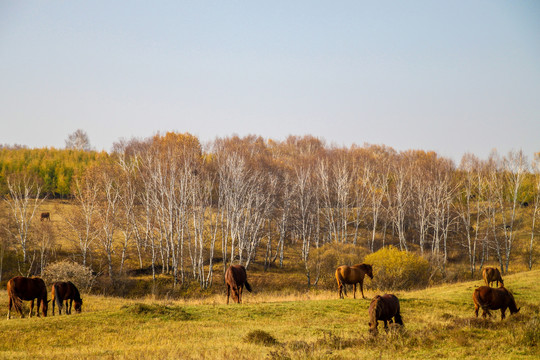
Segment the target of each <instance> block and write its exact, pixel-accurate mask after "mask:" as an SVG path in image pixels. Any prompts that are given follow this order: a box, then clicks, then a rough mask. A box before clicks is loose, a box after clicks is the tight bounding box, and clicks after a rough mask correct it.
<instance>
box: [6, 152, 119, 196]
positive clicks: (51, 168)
mask: <svg viewBox="0 0 540 360" xmlns="http://www.w3.org/2000/svg"><path fill="white" fill-rule="evenodd" d="M108 156H109V155H108V154H107V153H105V152H95V151H79V150H64V149H55V148H43V149H28V148H24V147H21V146H12V147H9V146H2V147H0V195H1V196H3V195H6V194H7V193H8V188H7V178H8V177H9V176H11V175H14V174H17V175H26V176H28V177H30V178H33V179H35V180H36V181H37V183H38V184H39V185H40V186H41V187H42V189H41V194H42V195H47V196H48V197H49V198H66V197H70V196H71V195H72V182H73V178H74V176H76V175H82V174H83V173H84V171H85V169H86V168H87V167H88V166H90V165H92V164H95V163H97V162H98V161H100V159H105V158H107V157H108Z"/></svg>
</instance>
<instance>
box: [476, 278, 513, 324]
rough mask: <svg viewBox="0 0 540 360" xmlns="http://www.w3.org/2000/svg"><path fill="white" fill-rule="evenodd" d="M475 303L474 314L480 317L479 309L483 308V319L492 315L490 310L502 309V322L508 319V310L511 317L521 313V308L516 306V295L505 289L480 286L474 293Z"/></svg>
mask: <svg viewBox="0 0 540 360" xmlns="http://www.w3.org/2000/svg"><path fill="white" fill-rule="evenodd" d="M472 298H473V302H474V314H475V315H476V317H478V309H479V308H482V317H484V318H485V317H486V315H490V316H491V313H490V311H489V310H499V309H501V320H504V318H505V317H506V309H507V308H509V309H510V315H513V314H516V313H517V312H519V309H521V308H519V309H518V307H517V306H516V301H515V300H514V295H512V294H511V293H510V291H508V289H506V288H505V287H503V286H501V287H500V288H492V287H489V286H480V287H479V288H478V289H476V290H474V292H473V296H472Z"/></svg>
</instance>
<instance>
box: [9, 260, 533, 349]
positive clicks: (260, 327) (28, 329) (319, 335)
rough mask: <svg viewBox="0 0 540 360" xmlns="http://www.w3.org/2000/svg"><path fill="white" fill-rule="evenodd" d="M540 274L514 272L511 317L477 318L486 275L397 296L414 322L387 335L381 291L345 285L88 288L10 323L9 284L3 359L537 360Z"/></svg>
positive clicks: (408, 321)
mask: <svg viewBox="0 0 540 360" xmlns="http://www.w3.org/2000/svg"><path fill="white" fill-rule="evenodd" d="M539 278H540V270H537V271H530V272H522V273H516V274H512V275H508V276H506V277H505V284H506V285H507V287H508V288H509V289H510V290H511V291H512V292H513V294H514V296H515V299H516V303H517V305H518V307H521V310H520V312H519V313H518V314H516V315H513V316H509V312H507V318H506V319H505V320H504V321H501V320H500V311H493V316H492V317H491V318H488V319H487V320H484V319H482V318H478V319H476V318H475V317H474V306H473V303H472V299H471V295H472V292H473V290H474V289H475V288H476V287H477V286H480V285H482V283H481V281H480V280H476V281H469V282H460V283H454V284H447V285H443V286H436V287H430V288H427V289H423V290H416V291H407V292H406V291H402V292H396V293H395V294H396V295H397V296H398V297H399V299H400V302H401V308H402V315H403V320H404V323H405V327H404V328H400V327H397V326H396V327H393V326H391V327H390V331H389V332H388V333H385V332H384V331H380V332H379V335H377V336H372V335H370V334H369V333H368V310H367V309H368V306H369V302H370V300H369V299H370V298H372V297H373V296H374V295H375V294H377V293H379V292H377V291H374V290H368V291H367V293H366V296H367V298H366V299H352V296H351V294H349V297H348V298H346V299H344V300H340V299H338V298H337V292H336V291H327V290H325V291H309V292H298V293H295V292H288V293H282V292H271V291H269V290H268V289H267V288H264V287H257V286H256V285H257V283H256V282H255V283H253V284H252V285H254V292H253V293H247V292H245V293H244V298H243V299H244V303H243V304H231V305H226V304H225V301H226V299H225V296H224V295H223V294H213V295H210V296H208V297H205V298H201V299H187V300H153V299H150V298H141V299H131V300H128V299H123V298H117V297H105V296H98V295H84V294H83V300H84V305H83V312H82V313H81V314H74V315H70V316H65V315H62V316H58V315H56V316H54V317H52V316H50V314H49V316H48V317H46V318H36V317H33V318H31V319H28V318H24V319H21V318H19V317H18V315H16V316H15V318H12V319H11V320H6V315H7V294H6V291H5V290H4V289H3V290H2V291H0V304H1V306H0V317H1V318H0V358H5V359H59V358H63V359H65V358H69V359H95V358H96V359H150V358H151V359H390V358H391V359H440V358H453V359H457V358H460V359H464V358H467V359H485V358H487V359H537V358H538V357H539V356H540V351H539V349H538V346H539V345H540V284H539V282H538V279H539ZM216 286H217V285H216ZM25 304H26V305H27V304H28V303H26V302H25ZM26 311H27V312H28V309H27V310H26ZM379 328H380V329H381V330H382V323H380V325H379Z"/></svg>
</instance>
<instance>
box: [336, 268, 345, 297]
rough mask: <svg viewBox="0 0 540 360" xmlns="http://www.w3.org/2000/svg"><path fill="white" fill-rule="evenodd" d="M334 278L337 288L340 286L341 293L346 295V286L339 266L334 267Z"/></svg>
mask: <svg viewBox="0 0 540 360" xmlns="http://www.w3.org/2000/svg"><path fill="white" fill-rule="evenodd" d="M336 280H337V286H338V290H339V288H342V289H343V293H344V294H345V296H347V287H346V286H345V282H344V281H343V276H341V271H339V268H337V269H336Z"/></svg>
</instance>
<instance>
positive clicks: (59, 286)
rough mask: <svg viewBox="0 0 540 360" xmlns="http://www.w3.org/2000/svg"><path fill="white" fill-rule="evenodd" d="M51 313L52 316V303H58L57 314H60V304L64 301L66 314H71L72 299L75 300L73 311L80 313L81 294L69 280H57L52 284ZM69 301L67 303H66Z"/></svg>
mask: <svg viewBox="0 0 540 360" xmlns="http://www.w3.org/2000/svg"><path fill="white" fill-rule="evenodd" d="M51 292H52V294H51V297H52V314H53V316H54V304H55V303H56V305H58V315H62V307H63V306H62V305H63V302H64V301H65V302H66V314H67V315H70V314H71V308H72V306H73V301H75V312H77V313H80V312H81V307H82V299H81V294H80V293H79V290H78V289H77V287H76V286H75V285H74V284H73V283H72V282H71V281H67V282H63V281H57V282H55V283H54V284H53V286H52V291H51ZM68 302H69V304H68Z"/></svg>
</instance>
